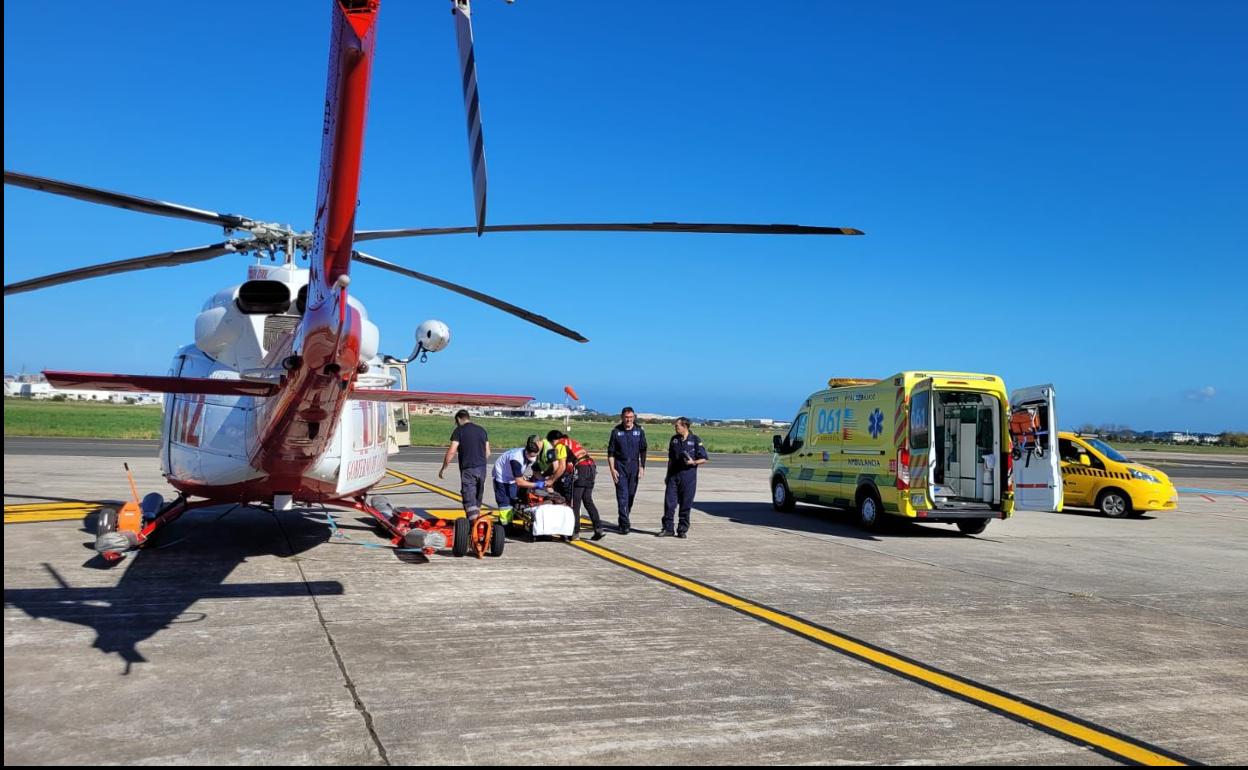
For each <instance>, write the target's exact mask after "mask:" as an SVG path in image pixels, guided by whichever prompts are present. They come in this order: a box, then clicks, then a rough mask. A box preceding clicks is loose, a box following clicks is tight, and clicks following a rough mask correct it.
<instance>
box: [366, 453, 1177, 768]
mask: <svg viewBox="0 0 1248 770" xmlns="http://www.w3.org/2000/svg"><path fill="white" fill-rule="evenodd" d="M390 473H392V474H393V475H395V476H396V477H398V478H401V479H404V480H406V481H408V482H409V483H411V484H415V485H416V486H418V487H420V488H422V489H427V490H429V491H430V492H434V493H437V494H439V495H442V496H444V497H448V498H450V499H452V500H460V499H462V498H460V496H459V495H457V494H455V493H454V492H452V491H450V490H449V489H443V488H442V487H439V486H437V485H436V484H430V483H428V482H425V481H421V480H420V479H417V478H413V477H411V476H408V475H407V474H405V473H400V472H399V471H390ZM570 545H572V546H574V547H576V548H579V549H581V550H582V551H585V552H586V553H590V554H593V555H594V556H597V557H599V558H601V559H605V560H606V561H609V562H612V563H614V564H618V565H620V566H622V567H625V568H627V569H630V570H632V571H634V572H637V573H639V574H641V575H645V576H646V577H649V578H651V579H653V580H657V581H659V582H660V583H665V584H667V585H670V586H674V587H676V588H679V589H680V590H682V591H686V592H688V593H690V594H693V595H694V596H698V597H701V598H703V599H706V600H708V601H711V602H714V603H715V604H719V605H721V606H723V607H728V608H729V609H733V610H736V611H737V612H740V613H741V614H743V615H747V616H749V617H752V618H755V619H757V620H761V621H763V622H764V623H768V624H770V625H772V626H775V627H777V628H780V629H783V630H785V631H788V632H790V633H792V634H795V635H797V636H800V637H802V638H804V639H808V640H810V641H812V642H816V643H818V644H821V645H823V646H824V647H827V648H829V649H832V650H836V651H838V652H842V653H844V654H846V655H848V656H850V657H853V658H857V659H858V660H861V661H863V662H865V663H869V664H871V665H873V666H875V667H877V668H880V669H882V670H884V671H888V672H890V673H893V674H897V675H898V676H901V677H904V678H906V679H909V680H911V681H912V682H916V683H918V684H921V685H924V686H927V687H930V688H931V689H933V690H936V691H938V692H943V693H945V694H947V695H952V696H953V697H955V698H958V699H959V700H963V701H966V702H967V703H972V704H974V705H977V706H980V707H982V708H985V709H988V710H989V711H993V712H996V713H998V714H1001V715H1002V716H1005V717H1008V718H1010V719H1013V720H1015V721H1017V722H1021V723H1022V724H1025V725H1029V726H1031V727H1035V728H1037V729H1039V730H1043V731H1044V732H1047V733H1049V734H1050V735H1054V736H1056V737H1058V738H1062V739H1064V740H1068V741H1071V742H1072V743H1077V744H1080V745H1084V746H1089V747H1091V748H1093V749H1095V750H1096V751H1098V752H1100V753H1102V754H1105V755H1107V756H1110V757H1113V758H1115V759H1122V760H1125V761H1127V762H1133V763H1136V764H1141V765H1157V766H1173V767H1178V766H1183V765H1191V764H1197V763H1195V762H1193V761H1192V760H1189V759H1186V758H1184V757H1181V756H1179V755H1177V754H1174V753H1173V752H1169V751H1166V750H1165V749H1162V748H1159V747H1157V746H1153V745H1151V744H1148V743H1145V742H1143V741H1139V740H1136V739H1134V738H1131V737H1129V736H1126V735H1122V734H1121V733H1117V732H1114V731H1112V730H1109V729H1107V728H1104V727H1100V726H1099V725H1094V724H1092V723H1090V722H1086V721H1084V720H1082V719H1079V718H1078V717H1075V716H1072V715H1068V714H1063V713H1062V712H1060V711H1057V710H1056V709H1051V708H1048V707H1047V706H1042V705H1040V704H1038V703H1032V702H1030V701H1028V700H1025V699H1023V698H1019V697H1017V696H1014V695H1011V694H1009V693H1007V692H1004V691H1002V690H997V689H995V688H992V687H989V686H987V685H983V684H979V683H978V682H973V681H971V680H969V679H965V678H963V677H960V676H957V675H955V674H950V673H947V672H945V671H941V670H940V669H937V668H933V667H931V666H928V665H926V664H923V663H920V662H918V661H916V660H911V659H909V658H906V657H904V656H902V655H899V654H897V653H894V652H890V651H889V650H886V649H883V648H881V647H876V646H874V645H871V644H868V643H866V642H862V641H859V640H857V639H854V638H852V637H849V636H846V635H844V634H840V633H837V632H836V631H833V630H832V629H830V628H824V627H823V626H820V625H818V624H815V623H811V622H809V621H806V620H803V619H801V618H799V617H796V616H794V615H790V614H788V613H786V612H781V611H780V610H776V609H772V608H771V607H767V606H765V605H762V604H758V603H756V602H752V601H750V600H748V599H744V598H742V597H740V596H736V595H734V594H730V593H728V592H727V591H721V590H720V589H718V588H715V587H713V586H709V585H707V584H705V583H700V582H698V581H696V580H691V579H689V578H686V577H682V576H680V575H677V574H675V573H673V572H668V571H667V570H664V569H662V568H660V567H656V566H654V565H652V564H646V563H645V562H643V561H639V560H637V559H633V558H630V557H628V556H625V555H623V554H621V553H617V552H616V551H612V550H611V549H609V548H603V547H602V546H600V545H596V544H594V543H590V542H587V541H584V540H578V541H573V542H571V543H570Z"/></svg>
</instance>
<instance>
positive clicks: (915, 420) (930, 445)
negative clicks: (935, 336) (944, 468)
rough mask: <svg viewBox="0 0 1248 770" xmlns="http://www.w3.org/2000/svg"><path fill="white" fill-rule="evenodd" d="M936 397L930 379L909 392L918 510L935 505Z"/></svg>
mask: <svg viewBox="0 0 1248 770" xmlns="http://www.w3.org/2000/svg"><path fill="white" fill-rule="evenodd" d="M935 398H936V394H935V392H934V391H933V390H932V380H931V378H930V377H929V378H928V379H925V380H920V381H919V382H917V383H916V384H915V386H914V387H913V388H912V389H911V391H910V427H909V433H910V438H909V441H910V504H911V505H912V506H913V507H914V508H915V509H916V510H930V509H931V508H932V506H933V500H932V498H933V497H934V494H933V489H932V488H933V485H934V484H935V481H936V478H935V473H936V427H935V421H934V419H933V414H934V411H935V410H934V404H933V400H934V399H935Z"/></svg>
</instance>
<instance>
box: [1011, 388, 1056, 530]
mask: <svg viewBox="0 0 1248 770" xmlns="http://www.w3.org/2000/svg"><path fill="white" fill-rule="evenodd" d="M1010 441H1011V443H1012V445H1013V457H1014V510H1016V511H1060V510H1062V467H1061V457H1060V456H1059V453H1058V442H1057V412H1056V411H1055V410H1054V399H1053V386H1052V385H1034V386H1032V387H1029V388H1020V389H1019V390H1016V391H1014V392H1012V393H1010Z"/></svg>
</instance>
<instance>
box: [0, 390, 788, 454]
mask: <svg viewBox="0 0 1248 770" xmlns="http://www.w3.org/2000/svg"><path fill="white" fill-rule="evenodd" d="M478 422H479V423H480V425H481V426H482V427H483V428H485V429H486V430H487V431H489V434H490V443H491V444H493V447H494V449H496V450H499V451H501V450H503V449H510V448H511V447H517V446H523V445H524V440H525V439H526V438H527V437H528V436H530V435H532V434H534V433H537V434H539V435H541V436H542V437H543V438H544V437H545V436H546V433H547V431H549V430H550V429H551V428H559V429H562V428H563V421H562V420H505V419H501V418H494V419H489V418H483V419H481V420H479V421H478ZM614 424H615V423H614V422H579V421H578V422H573V423H572V431H571V432H572V436H573V437H574V438H575V439H576V440H577V441H579V442H581V443H582V444H584V445H585V447H586V448H588V449H606V448H607V436H608V435H609V434H610V432H611V428H612V426H613V425H614ZM454 427H455V423H454V421H453V420H452V419H451V418H450V417H443V416H431V415H413V416H412V418H411V428H412V444H414V445H416V446H446V444H447V440H448V439H449V438H450V435H451V431H452V430H453V429H454ZM642 427H643V428H645V429H646V436H647V438H648V439H649V443H650V446H651V451H660V452H662V451H664V449H665V447H666V446H667V440H668V438H670V437H671V435H672V433H673V430H672V426H671V425H670V424H668V423H661V424H656V425H643V426H642ZM694 431H695V432H696V433H697V434H698V435H699V436H701V437H702V440H703V441H705V442H706V445H707V449H708V450H709V451H711V452H733V453H748V452H770V451H771V435H772V434H771V431H765V430H761V429H752V428H719V427H695V428H694ZM4 435H6V436H64V437H74V438H160V407H156V406H130V405H126V404H93V403H90V402H83V401H30V400H27V399H21V398H6V399H5V400H4Z"/></svg>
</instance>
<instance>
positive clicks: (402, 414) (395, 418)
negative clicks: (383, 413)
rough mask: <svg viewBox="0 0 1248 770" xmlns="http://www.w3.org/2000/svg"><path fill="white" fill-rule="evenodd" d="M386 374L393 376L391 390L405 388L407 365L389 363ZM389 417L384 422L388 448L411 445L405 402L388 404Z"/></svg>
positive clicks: (395, 449) (409, 422)
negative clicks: (388, 436)
mask: <svg viewBox="0 0 1248 770" xmlns="http://www.w3.org/2000/svg"><path fill="white" fill-rule="evenodd" d="M386 374H388V375H390V376H391V377H393V378H394V384H392V385H391V386H390V388H391V390H407V367H406V366H403V365H402V364H391V365H389V366H387V367H386ZM389 407H390V408H389V413H390V414H389V418H388V419H387V420H386V422H387V423H388V425H389V431H390V442H389V443H390V449H391V450H392V453H393V452H397V451H399V447H405V446H411V445H412V426H411V420H410V419H409V418H408V414H407V404H405V403H403V402H396V403H392V404H390V405H389Z"/></svg>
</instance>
